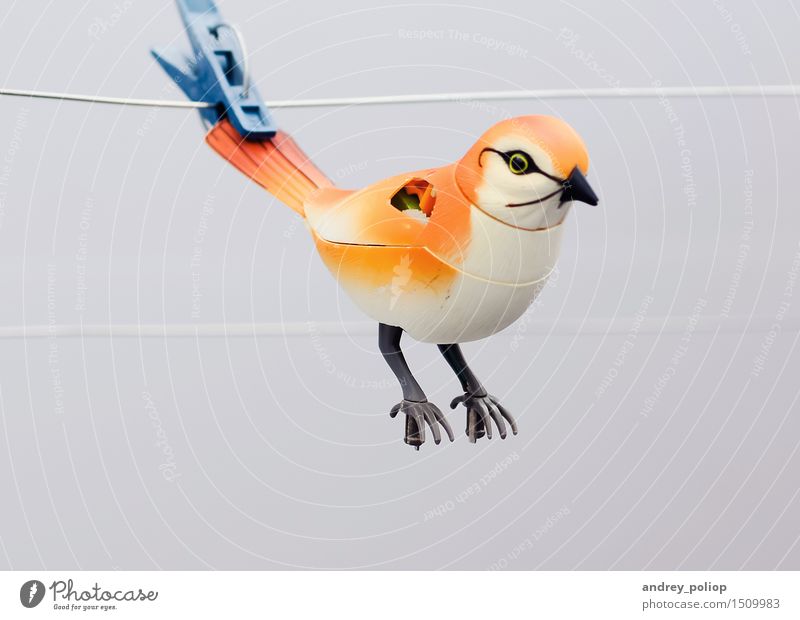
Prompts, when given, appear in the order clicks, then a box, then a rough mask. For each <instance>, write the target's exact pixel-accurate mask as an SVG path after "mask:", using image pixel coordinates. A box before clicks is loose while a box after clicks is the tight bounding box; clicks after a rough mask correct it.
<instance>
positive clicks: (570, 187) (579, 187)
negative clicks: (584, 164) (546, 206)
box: [561, 166, 598, 206]
mask: <svg viewBox="0 0 800 620" xmlns="http://www.w3.org/2000/svg"><path fill="white" fill-rule="evenodd" d="M571 200H574V201H576V202H585V203H586V204H587V205H592V206H595V205H596V204H597V203H598V200H597V194H595V193H594V190H593V189H592V186H591V185H589V181H587V180H586V177H585V176H583V173H582V172H581V170H580V168H578V166H575V168H574V169H573V170H572V172H571V173H570V175H569V177H568V178H567V180H566V181H564V191H563V192H561V203H562V204H563V203H565V202H570V201H571Z"/></svg>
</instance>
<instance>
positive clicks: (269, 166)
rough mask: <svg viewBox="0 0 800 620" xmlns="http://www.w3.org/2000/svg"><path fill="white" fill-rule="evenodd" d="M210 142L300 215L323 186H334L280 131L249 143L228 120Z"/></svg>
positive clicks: (216, 128)
mask: <svg viewBox="0 0 800 620" xmlns="http://www.w3.org/2000/svg"><path fill="white" fill-rule="evenodd" d="M206 142H207V143H208V144H209V146H211V148H213V149H214V150H215V151H216V152H217V153H219V154H220V155H222V157H224V158H225V159H227V160H228V161H229V162H231V163H232V164H233V165H234V166H235V167H236V168H237V169H238V170H239V171H240V172H242V173H244V174H245V175H247V176H248V177H250V178H251V179H253V180H254V181H255V182H256V183H258V184H259V185H260V186H261V187H263V188H264V189H266V190H267V191H268V192H269V193H271V194H272V195H273V196H275V197H276V198H277V199H278V200H280V201H281V202H283V203H285V204H287V205H288V206H290V207H291V208H292V209H294V210H295V211H297V212H298V213H299V214H300V215H305V214H304V211H303V204H304V203H305V201H306V199H307V198H308V197H309V196H310V195H311V194H312V193H314V192H315V191H316V190H318V189H319V188H321V187H331V186H333V183H331V181H330V180H329V179H328V177H326V176H325V175H324V174H323V173H322V172H321V171H320V170H319V168H317V167H316V166H315V165H314V164H313V163H312V162H311V160H310V159H309V158H308V157H307V156H306V154H305V153H303V151H302V150H301V149H300V147H299V146H297V144H296V143H295V141H294V140H292V139H291V138H290V137H289V136H288V135H287V134H285V133H283V132H280V131H279V132H277V133H276V134H275V137H273V138H272V139H271V140H266V141H264V142H248V141H246V140H245V139H244V138H242V136H240V135H239V133H238V132H237V131H236V130H235V129H234V128H233V126H232V125H231V124H230V123H229V122H228V121H227V120H224V119H223V120H222V121H220V122H219V123H217V124H216V125H215V126H214V128H213V129H212V130H211V131H209V132H208V135H207V136H206Z"/></svg>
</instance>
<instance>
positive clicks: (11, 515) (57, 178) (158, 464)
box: [0, 0, 800, 569]
mask: <svg viewBox="0 0 800 620" xmlns="http://www.w3.org/2000/svg"><path fill="white" fill-rule="evenodd" d="M222 9H223V11H224V13H225V15H226V16H227V17H229V19H230V20H231V21H233V22H235V23H237V24H239V26H240V27H241V29H242V31H243V32H244V35H245V37H246V40H247V42H248V44H249V50H250V53H251V56H252V58H251V61H252V62H251V64H252V67H253V74H254V79H255V80H256V81H257V84H258V86H259V88H260V89H261V92H262V94H263V95H264V96H265V97H267V98H276V99H289V98H297V97H316V96H337V95H340V96H346V95H370V94H395V93H410V92H444V91H451V90H489V89H515V88H557V87H566V88H572V87H575V88H588V87H605V86H608V85H617V84H618V85H621V86H650V85H652V84H653V83H654V81H660V82H661V83H663V84H664V85H713V84H782V83H791V82H793V81H796V80H797V73H798V69H800V67H798V62H800V61H798V59H800V38H798V37H797V35H796V33H797V31H798V28H800V14H798V9H797V7H796V6H794V5H793V4H792V3H790V2H786V1H777V2H770V3H761V4H760V5H759V4H757V3H756V2H754V1H747V0H741V1H734V0H724V1H720V2H711V1H704V2H688V1H687V2H637V3H626V2H604V3H597V2H590V1H588V0H586V1H582V2H572V3H568V2H561V1H558V0H555V1H550V2H546V3H543V2H538V3H534V2H519V3H497V2H495V3H489V2H466V3H462V2H459V3H457V4H435V3H431V4H420V3H414V4H409V5H403V6H392V5H390V4H386V5H385V6H375V5H374V3H368V2H346V3H343V2H337V3H327V2H320V1H316V2H304V3H288V2H284V3H273V2H270V3H247V2H244V1H243V0H228V1H226V2H223V3H222ZM564 29H568V30H564ZM427 31H430V32H427ZM487 38H492V39H494V40H495V41H498V42H499V43H498V44H496V45H491V44H489V43H487V42H486V40H487ZM173 40H177V41H181V42H183V41H184V37H183V34H182V31H181V26H180V21H179V19H178V17H177V14H176V12H175V10H174V8H173V7H172V6H171V3H169V2H157V1H156V0H127V1H123V0H120V2H119V3H118V4H117V5H112V3H110V2H101V1H93V2H85V3H78V2H55V1H52V2H38V1H37V2H31V1H26V2H21V1H17V2H6V3H5V4H4V7H3V10H2V13H0V58H3V65H2V71H1V72H0V75H1V76H2V77H1V78H0V83H2V84H3V86H5V87H12V88H37V89H43V90H56V91H58V90H63V91H69V92H76V93H84V92H85V93H99V94H106V95H120V96H138V97H156V98H180V96H179V94H178V93H176V92H175V90H174V88H170V86H169V83H168V81H167V79H166V78H165V76H164V75H163V74H162V72H161V71H160V69H159V68H158V67H157V66H156V65H155V63H154V62H153V61H152V59H151V58H150V57H149V55H148V49H149V48H150V47H151V46H153V45H162V44H166V43H169V42H170V41H173ZM590 54H591V56H590ZM534 112H538V113H553V114H557V115H559V116H562V117H564V118H565V119H567V120H568V121H569V122H570V123H571V124H573V125H574V126H575V127H576V128H577V129H578V131H579V132H580V133H581V134H582V136H583V137H584V139H585V141H586V143H587V144H588V146H589V150H590V153H591V156H592V169H591V172H590V179H591V182H592V183H593V185H594V187H595V188H596V190H597V192H598V194H599V195H600V196H601V201H602V202H601V206H600V207H599V208H596V209H591V208H588V207H587V208H581V207H579V208H577V209H576V210H575V212H574V213H573V214H572V216H571V217H570V221H569V222H568V227H567V228H568V232H567V234H566V239H565V244H564V252H563V256H562V258H561V261H560V264H559V271H558V274H557V278H554V281H553V282H552V284H551V285H550V286H549V287H548V288H547V290H546V291H545V292H544V293H543V294H542V296H541V298H540V303H538V304H537V305H536V306H535V307H534V308H532V309H531V312H530V313H529V314H527V315H526V316H525V317H524V318H523V319H522V320H521V321H520V322H519V323H517V324H516V325H514V326H512V327H510V328H509V329H508V330H506V332H504V333H502V334H499V335H497V336H495V337H494V338H492V339H489V340H487V341H483V342H478V343H473V344H470V345H467V346H466V347H465V349H466V352H467V355H468V357H469V358H470V359H472V360H474V368H475V370H476V371H477V372H478V373H479V374H480V375H481V377H482V378H483V380H484V382H485V383H486V384H487V385H488V386H489V388H490V390H491V391H492V392H493V393H495V394H497V395H499V396H501V398H502V399H503V402H504V403H505V404H506V405H507V406H508V407H509V408H510V409H511V410H513V411H514V412H515V413H516V414H517V416H518V418H519V421H520V434H519V436H517V437H515V438H510V439H508V440H506V441H505V442H502V441H498V440H493V441H492V442H486V441H482V442H480V443H479V444H478V445H470V444H469V443H468V442H467V441H466V438H465V437H464V435H463V425H464V419H463V413H462V412H461V411H458V412H454V413H452V414H450V420H451V421H452V423H453V425H454V427H455V428H456V429H457V430H458V438H457V441H456V442H455V443H454V444H451V445H444V444H443V445H440V446H434V445H432V444H431V445H425V446H424V447H423V449H422V450H421V451H420V452H419V453H415V452H414V451H413V450H412V449H410V448H409V447H407V446H405V445H404V444H403V442H402V435H403V428H402V427H403V423H402V422H401V421H400V420H393V421H392V420H390V419H389V417H388V415H387V412H388V410H389V408H390V406H391V405H392V404H394V403H395V402H396V401H397V399H398V398H399V390H398V388H397V387H396V386H395V384H394V382H393V380H392V377H391V375H390V372H389V371H388V369H387V368H386V367H385V366H384V364H383V362H382V360H381V358H380V356H379V355H378V353H377V347H376V342H375V341H376V337H375V333H374V326H372V325H370V324H369V323H368V322H365V319H364V317H363V315H361V314H360V313H359V312H358V310H357V309H356V308H354V306H353V305H352V304H351V303H350V302H349V301H348V300H347V299H346V298H344V297H342V296H341V295H340V294H339V292H338V291H337V288H336V286H335V283H334V282H333V280H332V278H331V277H330V276H329V275H328V273H327V272H326V271H325V269H324V267H323V266H322V265H321V263H320V261H319V259H318V258H317V257H316V255H315V252H314V249H313V247H312V245H311V243H310V241H309V238H308V235H307V234H306V232H305V230H304V229H303V226H302V223H301V222H300V221H299V220H298V219H297V218H296V217H295V216H294V215H293V213H292V212H291V211H290V210H289V209H287V208H285V207H283V206H282V205H280V204H279V203H277V202H275V201H274V200H273V199H272V198H271V197H270V196H268V195H267V194H266V193H264V192H263V191H262V190H261V189H260V188H258V187H257V186H255V185H254V184H251V183H248V182H247V181H246V180H245V179H244V178H242V177H241V176H240V175H239V174H238V173H237V172H236V171H234V170H233V169H232V168H230V167H229V166H227V165H225V164H224V163H223V162H222V161H221V160H220V159H218V158H217V156H216V155H215V154H214V153H213V152H211V150H210V149H208V148H207V147H206V146H205V145H204V143H203V141H202V132H201V128H200V124H199V122H198V120H197V115H196V114H195V113H194V112H185V111H172V110H148V109H123V108H119V107H103V106H91V105H86V104H75V103H58V102H47V101H31V100H20V99H10V98H0V113H2V119H3V121H2V123H0V160H2V161H0V199H1V202H0V204H1V205H2V207H1V210H0V259H2V260H0V290H2V304H0V325H2V326H6V327H8V326H20V325H30V326H41V325H47V324H48V323H49V322H55V323H58V324H67V325H74V324H78V323H81V322H82V323H84V324H107V323H113V324H130V323H146V324H163V323H168V324H176V323H177V324H190V325H191V324H193V323H223V322H224V323H231V324H242V323H245V324H246V323H252V322H256V323H275V324H279V323H284V324H286V326H287V333H286V334H282V333H280V331H277V332H276V333H275V334H274V335H272V336H263V337H253V336H249V337H238V338H214V337H209V336H198V337H185V338H174V337H168V338H164V337H145V338H120V337H114V338H83V339H81V338H75V337H59V338H29V339H20V338H4V339H3V340H2V348H1V349H0V420H2V424H0V446H2V448H1V449H0V494H1V496H2V501H1V502H0V505H2V509H1V510H0V566H3V567H7V568H13V569H41V568H47V569H72V568H83V569H107V568H121V569H148V568H154V567H160V568H170V569H187V568H197V569H204V568H209V567H214V568H223V569H256V568H380V569H389V568H395V569H398V568H399V569H412V568H457V569H467V568H468V569H491V568H509V569H533V568H546V569H571V568H578V569H607V568H615V569H641V568H650V569H673V568H684V569H706V568H718V569H738V568H748V569H772V568H781V569H800V543H798V536H800V500H799V499H798V490H799V489H800V488H799V487H798V477H797V471H798V466H799V465H800V455H798V453H797V452H798V445H800V420H798V416H797V412H798V403H797V399H798V394H800V390H799V386H798V383H799V382H798V362H799V361H800V356H799V355H798V351H797V338H798V327H799V326H800V287H794V286H793V285H792V283H793V282H794V280H793V279H792V273H794V274H795V275H796V273H797V266H795V267H794V272H792V269H793V267H792V263H793V261H795V260H797V257H798V251H799V250H800V245H798V241H799V239H800V209H798V185H797V183H798V161H800V160H798V150H799V149H800V145H799V144H798V140H797V135H798V130H799V129H800V122H798V102H797V101H796V100H795V99H792V98H786V99H769V100H765V99H762V98H752V99H742V98H740V99H734V100H731V99H716V100H710V99H702V100H697V99H671V100H668V101H659V100H657V99H650V100H636V101H630V100H625V99H620V100H613V101H600V100H596V101H587V100H570V101H530V102H514V103H501V104H497V105H480V106H471V105H465V104H445V105H427V106H426V105H417V106H387V107H374V108H360V109H343V108H339V109H324V110H296V111H289V110H285V111H277V112H276V113H275V117H276V119H277V121H278V122H279V124H280V125H281V126H282V127H283V128H285V129H286V130H288V131H290V132H291V133H292V134H293V135H294V136H295V137H296V138H297V140H298V141H299V142H300V143H301V144H302V145H303V147H304V148H305V149H306V150H307V151H308V152H309V153H311V154H312V155H313V157H314V159H315V160H316V161H317V162H318V163H319V165H320V166H321V167H322V168H323V169H324V170H326V171H328V172H329V173H330V175H332V177H333V178H334V179H336V181H337V182H338V183H339V184H341V185H342V186H344V187H360V186H362V185H364V184H367V183H370V182H372V181H375V180H379V179H381V178H383V177H385V176H388V175H390V174H395V173H399V172H401V171H403V170H409V169H416V168H419V167H425V166H433V165H437V164H440V163H446V162H450V161H453V160H454V159H456V158H457V157H459V156H460V155H461V154H462V153H463V152H464V151H465V150H466V149H467V148H468V146H469V145H470V144H471V143H472V141H473V140H474V138H475V136H476V135H478V134H480V133H481V132H482V131H483V130H484V129H486V128H487V127H488V126H490V125H491V124H492V123H493V122H495V121H496V120H499V119H500V118H503V117H505V116H508V115H516V114H527V113H534ZM681 139H682V140H684V141H685V144H684V145H681V144H680V143H679V142H680V140H681ZM684 149H686V150H685V151H684ZM682 151H683V152H682ZM204 204H205V208H206V213H205V214H204ZM748 210H751V211H752V215H750V214H749V213H748ZM211 211H213V212H211ZM750 219H752V226H751V225H750V224H749V223H748V222H749V220H750ZM751 228H752V230H750V229H751ZM198 231H200V234H198ZM82 250H85V255H81V251H82ZM193 255H198V256H199V257H200V258H199V264H196V265H195V266H192V256H193ZM81 256H83V257H84V258H85V260H82V259H81ZM84 285H85V287H86V290H85V304H84V307H83V308H76V304H77V298H78V295H79V293H80V287H81V286H84ZM193 285H194V286H195V287H198V290H199V291H200V292H201V297H200V298H199V301H198V300H195V304H196V308H194V311H195V314H194V316H193V296H192V291H193ZM48 298H49V301H48ZM637 314H639V315H643V316H640V317H639V318H637ZM12 334H13V330H12ZM8 335H9V333H6V336H8ZM407 347H408V352H407V353H408V356H409V357H410V359H411V362H412V365H413V367H414V368H415V369H416V370H417V371H418V373H419V376H420V378H421V380H422V383H423V385H424V387H425V388H426V389H427V390H428V392H429V396H430V397H431V399H432V400H434V401H435V402H437V403H439V404H440V405H441V406H443V407H444V406H446V403H448V402H449V400H450V398H452V397H453V396H455V395H456V394H457V393H458V386H457V384H456V382H455V381H454V379H453V377H452V376H451V375H450V373H449V370H448V369H447V368H446V367H445V365H444V363H443V361H442V360H441V359H440V358H439V356H438V353H437V351H436V350H435V348H434V347H431V346H428V345H425V346H421V345H418V344H414V343H413V342H412V341H410V340H409V341H408V343H407ZM757 358H758V359H757ZM661 377H664V378H665V379H662V380H660V379H659V378H661ZM165 464H168V465H169V466H168V467H166V468H165V467H164V465H165ZM167 478H170V480H168V479H167Z"/></svg>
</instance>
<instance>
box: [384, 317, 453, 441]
mask: <svg viewBox="0 0 800 620" xmlns="http://www.w3.org/2000/svg"><path fill="white" fill-rule="evenodd" d="M402 335H403V330H402V329H401V328H400V327H394V326H392V325H385V324H383V323H380V324H379V325H378V347H379V348H380V351H381V354H382V355H383V359H385V360H386V363H387V364H389V368H391V369H392V372H393V373H394V375H395V376H396V377H397V380H398V382H399V383H400V387H401V388H402V390H403V400H402V402H399V403H397V404H396V405H395V406H394V407H392V410H391V411H390V412H389V415H390V416H391V417H393V418H394V417H395V416H396V415H397V414H398V412H400V413H403V414H405V416H406V437H405V441H406V443H407V444H408V445H410V446H414V447H415V448H416V449H417V450H419V447H420V446H421V445H422V444H423V443H425V424H427V425H428V426H429V427H430V429H431V432H432V433H433V441H434V443H437V444H438V443H439V442H441V441H442V437H441V434H440V432H439V425H441V426H442V427H443V428H444V430H445V431H446V432H447V436H448V437H449V438H450V441H453V439H454V436H453V430H452V429H451V428H450V424H448V422H447V420H446V419H445V417H444V414H443V413H442V412H441V410H440V409H439V408H438V407H437V406H436V405H434V404H433V403H429V402H428V399H427V397H426V396H425V392H423V391H422V388H421V387H420V385H419V383H417V380H416V379H415V378H414V375H413V374H411V370H410V369H409V367H408V364H407V363H406V358H405V356H404V355H403V351H402V349H401V348H400V338H401V337H402Z"/></svg>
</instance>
